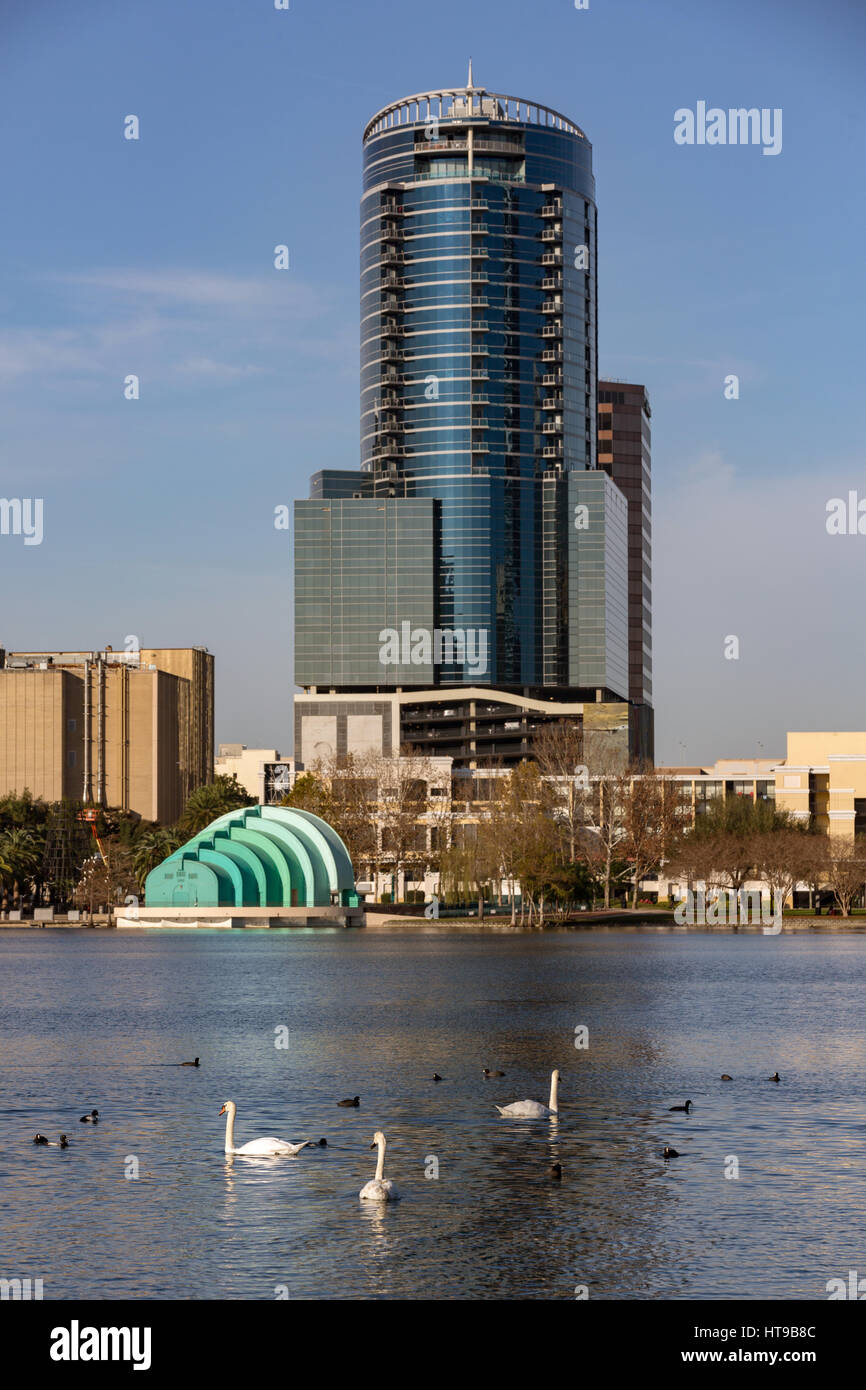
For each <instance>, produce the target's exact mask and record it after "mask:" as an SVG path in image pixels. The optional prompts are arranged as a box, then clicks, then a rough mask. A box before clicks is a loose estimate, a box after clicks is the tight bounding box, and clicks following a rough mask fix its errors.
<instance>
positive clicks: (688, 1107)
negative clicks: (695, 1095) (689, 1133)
mask: <svg viewBox="0 0 866 1390" xmlns="http://www.w3.org/2000/svg"><path fill="white" fill-rule="evenodd" d="M669 1108H670V1109H671V1110H685V1112H686V1114H687V1115H688V1113H689V1111H690V1110H691V1108H692V1103H691V1101H690V1100H687V1101H686V1103H685V1105H671V1106H670V1107H669Z"/></svg>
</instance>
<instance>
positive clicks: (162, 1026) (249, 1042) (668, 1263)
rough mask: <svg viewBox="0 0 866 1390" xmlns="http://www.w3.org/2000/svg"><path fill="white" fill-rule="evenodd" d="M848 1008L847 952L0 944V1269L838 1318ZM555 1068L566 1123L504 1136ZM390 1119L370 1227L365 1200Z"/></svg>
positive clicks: (234, 938)
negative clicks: (95, 1115)
mask: <svg viewBox="0 0 866 1390" xmlns="http://www.w3.org/2000/svg"><path fill="white" fill-rule="evenodd" d="M864 997H866V937H864V936H862V935H842V934H839V935H833V936H810V935H806V934H798V935H793V936H789V935H783V936H781V937H763V936H756V935H748V936H731V935H702V934H691V935H688V934H684V933H670V932H659V931H656V930H647V931H633V930H632V931H607V932H603V933H576V934H567V933H556V934H547V935H543V936H539V935H531V934H523V933H511V932H499V933H497V932H491V933H485V932H481V931H477V930H476V931H462V930H457V929H453V928H452V929H450V930H449V929H447V928H443V929H437V928H435V927H433V926H432V925H431V927H430V928H429V929H416V930H413V931H403V930H401V929H396V928H391V929H388V930H384V931H374V930H371V929H367V930H366V931H360V932H342V931H340V932H330V931H326V930H314V931H292V932H282V931H270V932H264V931H262V932H204V931H198V932H195V933H193V932H186V933H184V932H177V933H157V932H150V933H148V932H124V933H122V934H116V933H109V932H94V931H57V930H55V931H50V930H45V931H38V932H35V931H21V932H18V931H3V932H0V1047H2V1054H0V1056H2V1070H0V1087H2V1090H0V1263H2V1266H3V1267H2V1268H0V1276H2V1277H5V1278H12V1277H19V1278H21V1277H26V1276H27V1275H30V1276H31V1277H33V1278H42V1279H43V1280H44V1292H45V1297H46V1298H56V1299H64V1298H138V1297H141V1298H243V1299H270V1298H274V1297H275V1296H276V1291H277V1290H278V1288H279V1286H285V1290H287V1292H288V1296H289V1297H290V1298H310V1297H315V1298H358V1297H360V1298H387V1297H399V1298H436V1299H438V1298H482V1299H489V1298H519V1297H528V1298H573V1297H574V1296H575V1289H576V1286H577V1285H580V1284H585V1285H587V1286H588V1289H589V1293H590V1297H592V1298H767V1297H769V1298H785V1299H803V1298H826V1296H827V1295H826V1291H825V1285H826V1283H827V1280H828V1279H831V1278H834V1277H837V1276H841V1277H844V1278H847V1272H848V1270H849V1269H856V1268H860V1269H861V1270H862V1271H866V1157H864V1145H866V1105H864V1094H866V1027H864V1008H863V1004H864ZM578 1025H584V1026H586V1027H588V1029H589V1040H590V1045H589V1048H588V1050H577V1049H576V1048H575V1046H574V1038H575V1028H576V1026H578ZM282 1027H285V1028H287V1029H288V1047H287V1048H285V1049H280V1048H277V1047H275V1046H274V1043H275V1039H277V1038H278V1036H279V1034H278V1033H277V1032H276V1031H275V1030H278V1029H280V1028H282ZM196 1055H198V1056H200V1057H201V1059H202V1065H201V1067H200V1068H199V1069H198V1070H196V1069H194V1068H188V1067H178V1066H169V1065H167V1064H168V1063H174V1062H180V1061H183V1060H185V1059H187V1058H192V1057H194V1056H196ZM483 1066H488V1067H491V1068H498V1069H501V1070H502V1071H504V1072H505V1073H506V1076H505V1078H504V1079H503V1080H493V1081H485V1080H483V1078H482V1076H481V1068H482V1067H483ZM553 1067H558V1068H559V1069H560V1072H561V1074H562V1080H561V1090H560V1113H559V1119H558V1121H557V1122H549V1121H542V1122H537V1121H536V1122H533V1123H527V1122H507V1121H505V1120H502V1119H500V1118H499V1116H498V1115H497V1112H496V1109H495V1103H496V1102H498V1103H500V1104H504V1103H507V1102H508V1101H511V1100H518V1099H523V1098H525V1097H530V1098H533V1099H538V1100H542V1101H545V1102H546V1100H547V1091H548V1084H549V1082H548V1077H549V1073H550V1071H551V1069H552V1068H553ZM776 1070H778V1071H779V1073H780V1074H781V1077H782V1080H781V1083H780V1084H779V1085H774V1084H772V1083H770V1082H769V1081H767V1080H766V1079H765V1078H767V1077H769V1076H770V1075H771V1074H772V1073H773V1072H774V1071H776ZM434 1071H436V1072H439V1073H441V1075H442V1077H443V1078H444V1079H443V1080H442V1081H441V1082H440V1083H435V1082H433V1081H432V1080H431V1077H432V1074H433V1072H434ZM722 1072H729V1073H731V1075H732V1076H733V1077H734V1080H733V1081H732V1082H722V1081H721V1080H720V1079H719V1078H720V1075H721V1073H722ZM356 1093H357V1094H359V1095H360V1097H361V1105H360V1108H359V1109H358V1110H345V1109H339V1108H337V1106H336V1102H337V1101H338V1100H340V1099H342V1098H343V1097H344V1096H352V1095H355V1094H356ZM687 1098H688V1099H691V1100H692V1101H693V1102H694V1108H693V1110H692V1112H691V1114H690V1115H685V1114H681V1113H680V1114H676V1113H674V1114H672V1113H670V1112H669V1107H670V1106H672V1105H676V1104H681V1103H682V1102H683V1101H684V1100H685V1099H687ZM225 1100H234V1101H236V1102H237V1105H238V1120H237V1132H236V1138H237V1141H238V1142H240V1143H243V1142H245V1140H247V1139H252V1138H257V1137H259V1136H261V1135H267V1134H275V1135H278V1136H280V1137H282V1138H285V1139H291V1140H299V1139H302V1138H306V1137H315V1138H317V1139H318V1138H319V1137H320V1136H326V1137H327V1140H328V1146H327V1148H325V1149H321V1148H317V1149H315V1150H304V1151H303V1153H302V1154H301V1155H300V1156H299V1157H298V1158H297V1159H264V1160H262V1159H259V1160H250V1159H243V1158H234V1159H227V1158H226V1157H225V1155H224V1154H223V1151H222V1150H223V1138H224V1128H223V1126H224V1120H221V1119H219V1118H218V1111H219V1109H220V1106H221V1105H222V1103H223V1101H225ZM94 1106H96V1107H98V1109H99V1111H100V1115H101V1117H102V1118H101V1122H100V1124H99V1125H98V1126H97V1127H96V1128H91V1127H90V1126H85V1125H83V1124H80V1123H79V1119H78V1117H79V1115H81V1114H83V1113H84V1111H85V1110H90V1109H91V1108H92V1107H94ZM379 1128H381V1129H383V1130H384V1131H385V1133H386V1135H387V1138H388V1152H387V1160H386V1174H387V1175H389V1176H391V1177H392V1178H393V1179H394V1180H395V1182H396V1183H397V1185H398V1186H399V1189H400V1191H401V1194H402V1200H401V1201H400V1202H397V1203H394V1204H389V1205H388V1206H386V1207H379V1206H376V1205H373V1206H370V1205H368V1204H366V1203H361V1202H359V1200H358V1191H359V1189H360V1188H361V1186H362V1185H363V1183H365V1182H366V1181H367V1179H368V1178H369V1177H372V1175H373V1171H374V1167H375V1157H376V1156H375V1153H371V1152H370V1150H369V1145H370V1142H371V1139H372V1134H373V1131H374V1130H375V1129H379ZM37 1130H39V1131H41V1132H42V1133H44V1134H47V1135H48V1136H49V1137H51V1138H55V1137H56V1136H57V1135H58V1134H59V1133H60V1132H61V1131H62V1130H65V1131H66V1132H67V1133H68V1135H69V1138H70V1141H71V1147H70V1148H69V1149H68V1150H65V1151H61V1150H58V1149H41V1148H40V1149H37V1148H34V1146H33V1144H32V1142H31V1141H32V1137H33V1135H34V1133H35V1132H36V1131H37ZM665 1144H669V1145H672V1146H673V1147H675V1148H676V1149H678V1150H679V1152H680V1155H681V1156H680V1157H679V1158H677V1159H675V1160H672V1161H670V1162H668V1163H665V1162H664V1161H663V1159H662V1156H661V1154H662V1149H663V1147H664V1146H665ZM130 1156H132V1157H134V1158H136V1159H137V1160H138V1164H139V1171H140V1176H139V1178H138V1180H137V1181H135V1180H130V1179H128V1178H126V1177H125V1175H124V1174H125V1166H130V1167H131V1166H132V1165H130V1164H128V1159H129V1157H130ZM431 1158H435V1160H437V1161H438V1170H439V1176H438V1179H431V1178H427V1177H426V1176H425V1168H426V1169H427V1170H430V1169H432V1168H433V1167H434V1164H433V1163H432V1162H431ZM732 1158H735V1159H736V1161H737V1163H738V1165H739V1174H740V1176H739V1178H738V1179H733V1178H726V1177H725V1171H726V1167H727V1169H728V1170H729V1171H730V1170H731V1169H732V1167H733V1165H732V1163H731V1159H732ZM554 1161H556V1162H559V1163H561V1165H562V1180H561V1182H559V1183H557V1182H555V1181H553V1180H552V1179H551V1178H550V1177H549V1175H548V1169H549V1167H550V1164H551V1163H552V1162H554Z"/></svg>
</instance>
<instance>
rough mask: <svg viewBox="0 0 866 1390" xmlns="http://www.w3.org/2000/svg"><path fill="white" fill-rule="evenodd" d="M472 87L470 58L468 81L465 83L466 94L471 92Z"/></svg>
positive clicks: (470, 60) (470, 61) (470, 62)
mask: <svg viewBox="0 0 866 1390" xmlns="http://www.w3.org/2000/svg"><path fill="white" fill-rule="evenodd" d="M472 85H473V84H472V59H471V58H470V59H469V80H468V82H467V83H466V90H467V92H471V91H472Z"/></svg>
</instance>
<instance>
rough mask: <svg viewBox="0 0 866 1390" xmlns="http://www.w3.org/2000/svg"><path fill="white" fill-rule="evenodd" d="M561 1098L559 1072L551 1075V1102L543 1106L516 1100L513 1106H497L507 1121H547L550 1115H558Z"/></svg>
mask: <svg viewBox="0 0 866 1390" xmlns="http://www.w3.org/2000/svg"><path fill="white" fill-rule="evenodd" d="M558 1098H559V1072H558V1071H552V1072H551V1073H550V1101H549V1103H548V1104H547V1105H542V1104H541V1101H538V1100H515V1101H512V1103H511V1105H497V1107H496V1109H497V1110H498V1111H499V1113H500V1115H504V1116H505V1118H506V1119H507V1120H546V1119H547V1116H548V1115H557V1114H558V1113H559V1111H558V1108H557V1100H558Z"/></svg>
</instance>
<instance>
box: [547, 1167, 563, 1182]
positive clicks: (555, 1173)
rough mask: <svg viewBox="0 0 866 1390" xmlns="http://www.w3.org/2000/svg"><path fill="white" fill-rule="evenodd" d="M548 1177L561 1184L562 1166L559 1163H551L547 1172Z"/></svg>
mask: <svg viewBox="0 0 866 1390" xmlns="http://www.w3.org/2000/svg"><path fill="white" fill-rule="evenodd" d="M547 1176H548V1177H549V1178H553V1179H554V1181H555V1182H559V1180H560V1179H561V1177H562V1165H561V1164H559V1163H551V1165H550V1167H549V1168H548V1170H547Z"/></svg>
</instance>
